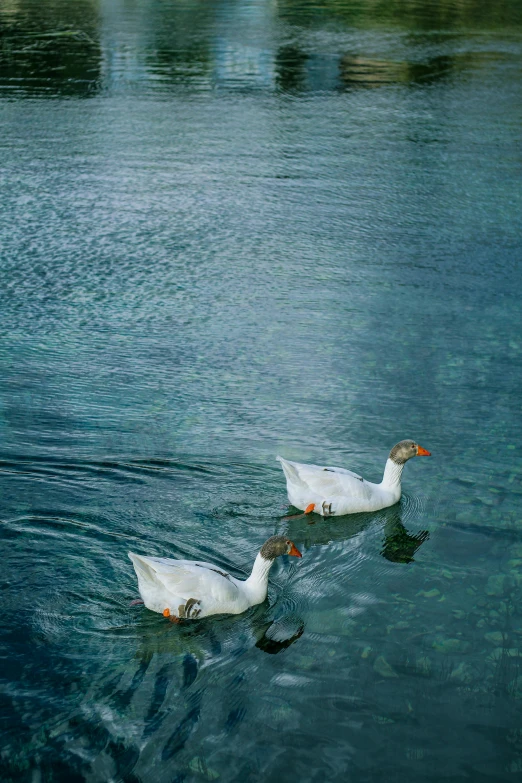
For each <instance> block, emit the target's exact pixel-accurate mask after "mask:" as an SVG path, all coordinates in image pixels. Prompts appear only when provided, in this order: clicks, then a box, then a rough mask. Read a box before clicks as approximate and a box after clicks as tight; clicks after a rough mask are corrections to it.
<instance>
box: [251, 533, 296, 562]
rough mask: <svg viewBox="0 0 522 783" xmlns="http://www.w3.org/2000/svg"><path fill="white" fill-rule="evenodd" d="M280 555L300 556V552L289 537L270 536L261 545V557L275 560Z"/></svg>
mask: <svg viewBox="0 0 522 783" xmlns="http://www.w3.org/2000/svg"><path fill="white" fill-rule="evenodd" d="M280 555H295V556H296V557H301V553H300V552H299V550H298V549H296V547H295V544H294V543H293V541H290V539H289V538H287V537H286V536H271V537H270V538H268V539H267V540H266V541H265V543H264V544H263V546H262V547H261V557H264V558H265V560H275V558H276V557H279V556H280Z"/></svg>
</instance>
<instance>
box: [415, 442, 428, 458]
mask: <svg viewBox="0 0 522 783" xmlns="http://www.w3.org/2000/svg"><path fill="white" fill-rule="evenodd" d="M417 457H431V451H428V450H427V449H423V448H422V446H419V445H418V444H417Z"/></svg>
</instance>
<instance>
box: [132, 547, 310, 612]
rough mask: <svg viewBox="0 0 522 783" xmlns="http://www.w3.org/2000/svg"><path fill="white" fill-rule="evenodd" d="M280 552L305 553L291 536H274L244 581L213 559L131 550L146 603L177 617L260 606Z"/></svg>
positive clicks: (150, 606) (156, 609)
mask: <svg viewBox="0 0 522 783" xmlns="http://www.w3.org/2000/svg"><path fill="white" fill-rule="evenodd" d="M279 555H294V556H295V557H301V556H302V555H301V553H300V552H299V550H298V549H296V547H295V544H293V542H292V541H290V540H289V539H288V538H286V536H272V537H271V538H269V539H268V540H267V541H265V543H264V544H263V546H262V547H261V550H260V552H259V554H258V555H257V557H256V559H255V561H254V567H253V568H252V573H251V574H250V576H249V577H248V579H246V580H244V581H242V580H241V579H235V577H233V576H231V575H230V574H227V572H226V571H223V570H222V569H221V568H218V567H217V566H215V565H212V563H202V562H199V561H197V560H172V559H170V558H168V557H145V556H144V555H135V554H134V553H133V552H129V557H130V559H131V560H132V563H133V565H134V570H135V571H136V575H137V577H138V587H139V591H140V595H141V597H142V598H143V603H144V604H145V606H146V607H147V609H150V610H151V611H152V612H160V613H161V614H163V615H164V617H170V618H171V619H172V620H173V621H177V620H179V619H181V618H188V619H190V620H195V619H196V618H198V617H199V618H201V617H208V616H209V615H211V614H240V613H241V612H244V611H246V610H247V609H249V608H250V607H251V606H255V605H256V604H261V603H262V602H263V601H264V600H265V598H266V596H267V592H268V572H269V571H270V569H271V567H272V565H273V564H274V560H275V558H276V557H279Z"/></svg>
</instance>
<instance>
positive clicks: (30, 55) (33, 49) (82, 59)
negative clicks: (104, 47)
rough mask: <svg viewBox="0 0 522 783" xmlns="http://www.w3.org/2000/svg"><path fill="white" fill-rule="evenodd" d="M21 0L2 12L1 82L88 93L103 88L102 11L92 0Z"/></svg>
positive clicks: (80, 94)
mask: <svg viewBox="0 0 522 783" xmlns="http://www.w3.org/2000/svg"><path fill="white" fill-rule="evenodd" d="M63 11H64V9H63V3H60V2H56V1H53V0H48V1H47V2H44V3H34V2H24V0H20V2H18V3H16V5H13V7H12V8H11V9H10V13H9V14H5V15H3V16H2V18H1V22H2V25H1V33H2V46H1V49H0V86H2V85H4V84H5V85H7V86H8V87H9V88H10V89H12V87H13V86H14V87H17V86H20V87H22V88H23V89H29V90H31V91H34V90H36V91H45V92H48V93H49V94H53V95H56V94H57V93H58V94H60V95H71V96H73V95H76V96H82V95H84V96H86V95H90V94H92V92H93V91H94V90H96V89H97V88H98V85H99V79H100V62H101V55H100V48H99V45H98V44H97V43H96V40H95V38H97V13H96V9H95V7H94V5H93V4H92V3H91V2H89V0H78V2H75V3H71V4H69V5H68V6H67V15H66V16H65V18H64V13H63Z"/></svg>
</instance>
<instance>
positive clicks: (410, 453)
mask: <svg viewBox="0 0 522 783" xmlns="http://www.w3.org/2000/svg"><path fill="white" fill-rule="evenodd" d="M416 456H417V444H416V443H415V441H414V440H401V441H400V442H399V443H396V444H395V446H394V447H393V449H392V450H391V451H390V459H391V460H393V462H396V463H397V465H404V463H405V462H407V461H408V460H409V459H411V457H416Z"/></svg>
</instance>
